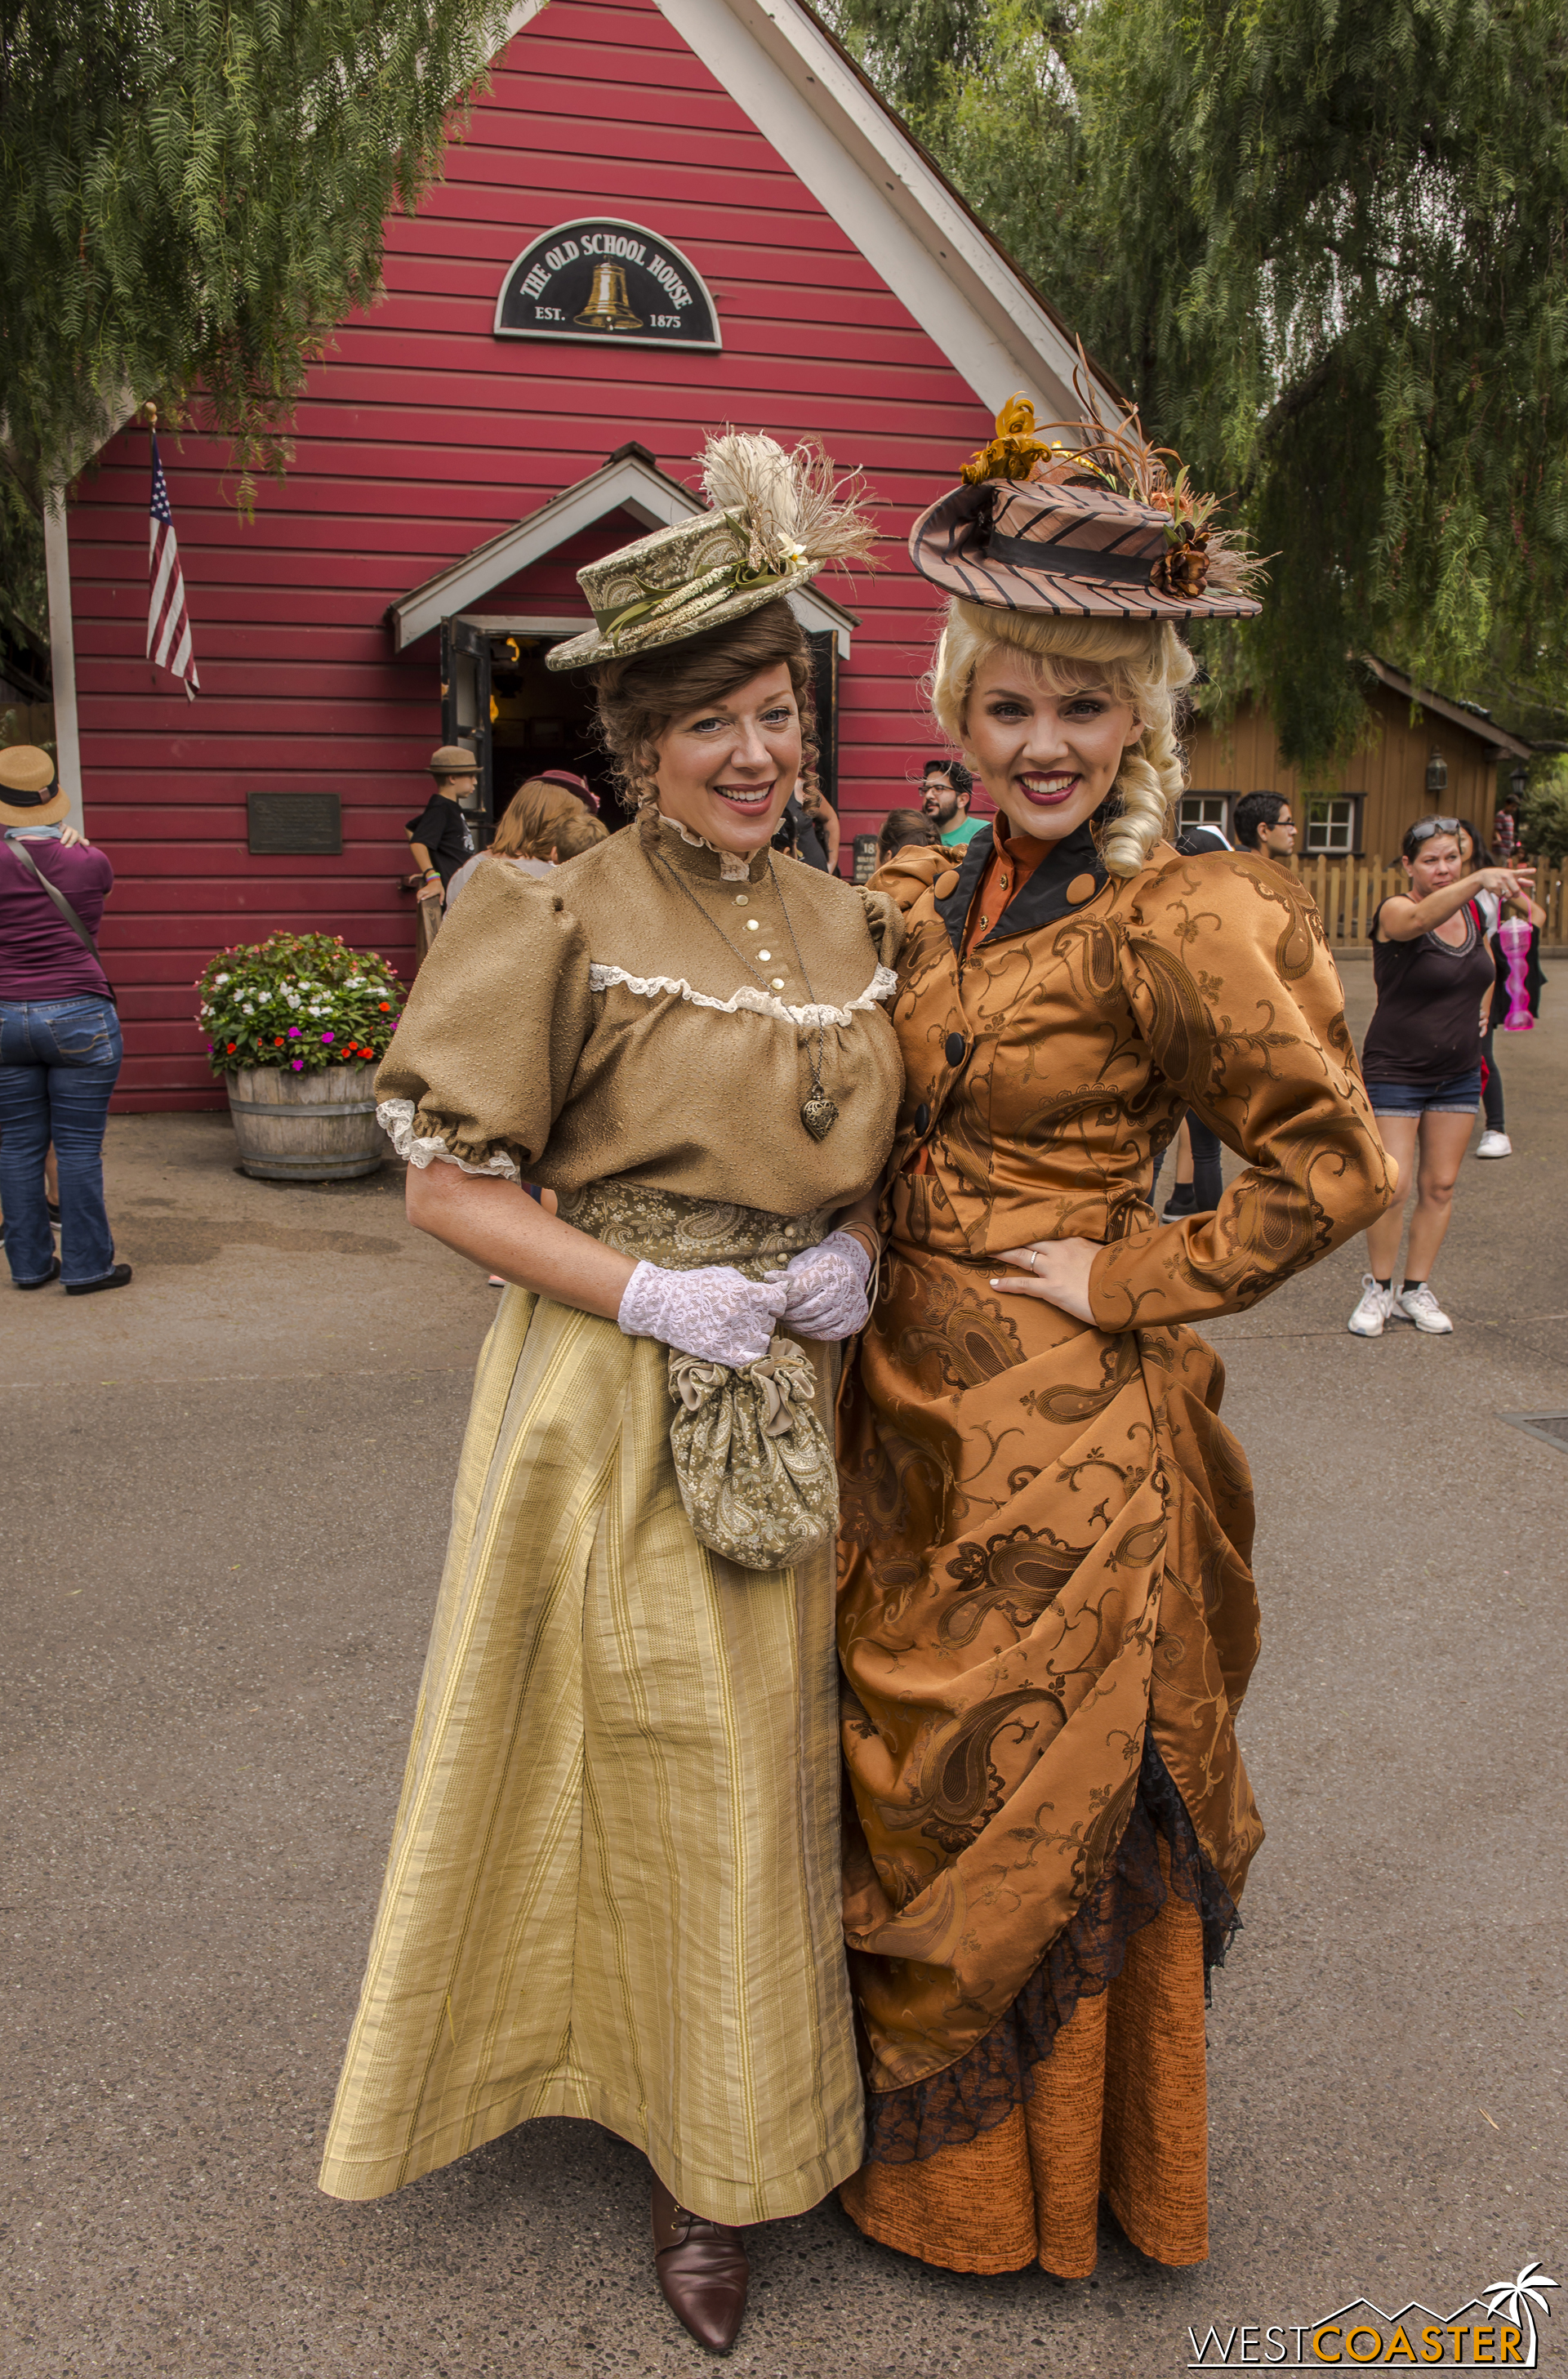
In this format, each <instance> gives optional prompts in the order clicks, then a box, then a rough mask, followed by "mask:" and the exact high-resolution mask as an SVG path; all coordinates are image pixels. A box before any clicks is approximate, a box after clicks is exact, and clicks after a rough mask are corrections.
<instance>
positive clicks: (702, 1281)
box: [615, 1262, 785, 1370]
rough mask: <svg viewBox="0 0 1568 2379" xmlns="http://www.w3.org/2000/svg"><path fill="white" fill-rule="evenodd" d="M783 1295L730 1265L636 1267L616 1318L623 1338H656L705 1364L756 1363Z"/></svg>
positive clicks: (768, 1339) (769, 1341) (780, 1309)
mask: <svg viewBox="0 0 1568 2379" xmlns="http://www.w3.org/2000/svg"><path fill="white" fill-rule="evenodd" d="M784 1306H785V1294H784V1291H783V1290H782V1289H781V1288H769V1287H768V1286H766V1283H764V1282H762V1281H760V1280H748V1279H747V1278H746V1275H745V1274H744V1273H742V1272H737V1271H736V1270H735V1268H734V1266H733V1265H732V1264H703V1265H701V1266H700V1267H699V1269H698V1270H697V1271H695V1272H668V1271H666V1270H665V1268H664V1267H663V1266H662V1265H661V1264H651V1263H648V1262H642V1263H640V1264H639V1265H638V1266H637V1269H636V1271H635V1272H634V1273H633V1274H632V1277H631V1279H630V1280H629V1281H628V1282H627V1284H626V1287H625V1292H624V1294H623V1295H622V1297H621V1310H620V1311H619V1312H618V1313H617V1315H616V1317H615V1318H616V1320H617V1321H618V1322H620V1324H621V1329H622V1330H623V1331H624V1332H625V1333H626V1335H627V1337H628V1338H657V1340H658V1341H659V1343H660V1345H661V1346H677V1347H679V1348H680V1350H681V1354H683V1355H698V1356H700V1357H701V1358H702V1359H703V1360H704V1361H705V1362H707V1363H728V1364H729V1365H730V1368H731V1369H732V1370H734V1369H738V1367H739V1366H740V1365H741V1364H742V1363H760V1362H761V1360H762V1359H763V1357H764V1356H765V1355H766V1352H767V1350H768V1347H769V1346H771V1345H772V1343H773V1325H774V1323H775V1322H777V1321H778V1317H779V1315H780V1314H781V1313H782V1312H783V1310H784Z"/></svg>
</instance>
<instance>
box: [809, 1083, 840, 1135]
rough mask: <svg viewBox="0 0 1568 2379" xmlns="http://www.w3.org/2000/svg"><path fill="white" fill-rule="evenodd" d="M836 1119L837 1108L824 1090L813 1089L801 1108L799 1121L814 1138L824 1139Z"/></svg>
mask: <svg viewBox="0 0 1568 2379" xmlns="http://www.w3.org/2000/svg"><path fill="white" fill-rule="evenodd" d="M801 1121H802V1123H803V1124H804V1126H805V1128H806V1129H807V1130H808V1131H809V1132H810V1134H811V1136H812V1138H813V1139H814V1140H826V1138H827V1135H828V1133H829V1132H830V1131H831V1130H832V1129H833V1127H834V1125H835V1124H836V1123H837V1122H838V1108H837V1107H836V1106H835V1105H834V1104H833V1102H832V1100H831V1099H830V1098H829V1097H828V1096H827V1094H826V1092H825V1091H813V1093H812V1094H811V1096H810V1098H809V1099H807V1101H806V1102H805V1105H803V1106H802V1109H801Z"/></svg>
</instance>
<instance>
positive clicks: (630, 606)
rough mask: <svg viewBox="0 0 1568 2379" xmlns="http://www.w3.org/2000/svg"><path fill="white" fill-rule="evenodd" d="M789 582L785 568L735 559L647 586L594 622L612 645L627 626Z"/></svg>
mask: <svg viewBox="0 0 1568 2379" xmlns="http://www.w3.org/2000/svg"><path fill="white" fill-rule="evenodd" d="M792 583H793V573H792V572H790V571H789V570H787V569H786V570H770V569H768V568H766V567H763V568H760V569H753V567H752V566H751V564H750V563H749V562H731V563H730V566H729V567H728V569H721V570H705V571H704V572H703V573H702V574H701V575H700V576H699V577H696V578H689V579H686V580H684V581H683V582H682V583H681V585H680V586H670V587H666V588H665V589H663V590H662V591H660V590H659V589H657V588H649V589H647V591H646V592H645V593H644V594H643V595H641V596H640V597H639V598H637V600H636V601H635V602H633V603H621V604H617V605H612V606H611V607H610V608H609V609H608V610H600V611H596V612H595V613H594V625H595V627H596V628H597V630H598V632H599V634H600V635H601V636H602V637H603V638H604V641H605V643H606V644H607V645H613V644H614V643H615V641H616V638H617V637H618V636H619V635H621V634H623V633H624V632H625V630H626V629H628V628H634V627H638V626H641V625H643V624H644V623H651V622H654V621H656V620H660V619H666V618H669V616H671V615H672V614H673V613H674V612H676V611H686V610H699V611H706V610H712V609H714V608H715V607H717V606H718V604H720V603H726V602H728V601H729V600H730V597H731V596H733V595H750V594H753V593H754V592H756V591H758V590H760V589H762V588H764V587H766V588H769V589H772V588H778V589H779V590H780V591H782V589H783V588H785V587H786V586H790V585H791V584H792ZM638 584H639V585H641V584H642V581H641V580H639V581H638Z"/></svg>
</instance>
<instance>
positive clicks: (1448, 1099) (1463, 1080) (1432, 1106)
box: [1367, 1066, 1481, 1116]
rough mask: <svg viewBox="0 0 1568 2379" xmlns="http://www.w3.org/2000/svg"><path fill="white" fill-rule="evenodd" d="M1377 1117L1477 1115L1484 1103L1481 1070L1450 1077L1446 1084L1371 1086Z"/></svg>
mask: <svg viewBox="0 0 1568 2379" xmlns="http://www.w3.org/2000/svg"><path fill="white" fill-rule="evenodd" d="M1367 1096H1368V1097H1369V1099H1370V1100H1371V1102H1372V1113H1373V1114H1374V1115H1386V1116H1424V1115H1474V1114H1475V1112H1476V1109H1477V1107H1478V1105H1480V1099H1481V1069H1480V1068H1479V1067H1478V1066H1472V1067H1471V1069H1470V1070H1469V1072H1468V1073H1467V1074H1451V1075H1450V1076H1449V1078H1448V1080H1447V1081H1446V1082H1369V1083H1368V1085H1367Z"/></svg>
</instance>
